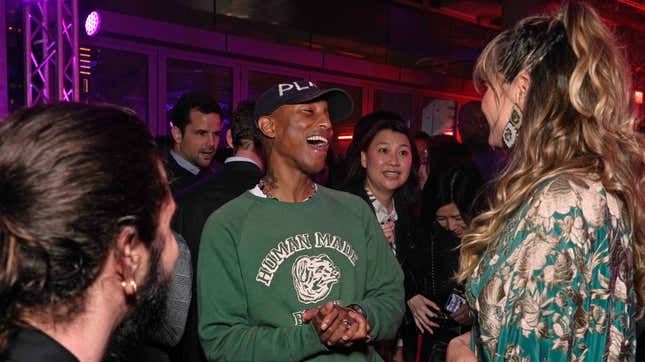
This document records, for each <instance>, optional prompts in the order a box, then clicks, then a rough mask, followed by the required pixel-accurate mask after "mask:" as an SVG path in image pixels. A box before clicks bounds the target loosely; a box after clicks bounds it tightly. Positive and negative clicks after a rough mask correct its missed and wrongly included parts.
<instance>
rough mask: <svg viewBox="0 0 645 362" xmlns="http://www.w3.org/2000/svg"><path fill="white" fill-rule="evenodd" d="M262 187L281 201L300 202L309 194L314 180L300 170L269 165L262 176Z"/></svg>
mask: <svg viewBox="0 0 645 362" xmlns="http://www.w3.org/2000/svg"><path fill="white" fill-rule="evenodd" d="M264 187H266V188H267V189H268V190H269V192H270V193H271V196H272V197H274V198H276V199H278V200H280V201H282V202H301V201H303V200H306V199H307V198H308V197H310V196H311V190H312V189H313V187H314V182H313V180H312V179H311V177H310V176H309V175H307V174H305V173H303V172H302V171H300V170H296V169H293V168H290V167H286V166H284V167H280V166H279V165H269V168H268V170H267V174H266V176H265V177H264Z"/></svg>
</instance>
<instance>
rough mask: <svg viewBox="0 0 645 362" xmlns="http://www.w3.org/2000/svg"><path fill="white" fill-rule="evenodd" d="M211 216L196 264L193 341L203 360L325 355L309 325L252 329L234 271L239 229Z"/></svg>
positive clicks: (237, 266)
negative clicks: (195, 330)
mask: <svg viewBox="0 0 645 362" xmlns="http://www.w3.org/2000/svg"><path fill="white" fill-rule="evenodd" d="M232 228H234V226H230V225H225V224H223V223H222V222H220V220H218V218H217V217H211V218H210V219H209V220H208V222H207V224H206V227H205V228H204V232H203V234H202V239H201V245H200V252H199V260H198V266H197V309H198V319H199V337H200V341H201V344H202V348H203V350H204V353H205V355H206V357H207V358H208V360H209V361H252V360H271V361H298V360H302V359H305V358H308V357H310V356H312V355H315V354H317V353H320V352H323V351H326V348H325V346H323V345H322V343H320V340H319V338H318V335H317V334H316V332H315V330H314V328H313V327H312V326H311V324H304V325H300V326H288V327H277V328H276V327H270V326H253V325H251V324H250V323H249V319H248V314H247V297H246V291H245V286H244V282H243V279H242V271H241V269H240V264H239V258H238V252H237V240H236V237H238V235H239V234H240V230H232Z"/></svg>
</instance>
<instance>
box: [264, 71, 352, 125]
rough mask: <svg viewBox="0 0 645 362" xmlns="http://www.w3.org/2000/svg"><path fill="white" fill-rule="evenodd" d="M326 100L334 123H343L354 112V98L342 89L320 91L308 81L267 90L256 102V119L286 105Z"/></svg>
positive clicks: (285, 84)
mask: <svg viewBox="0 0 645 362" xmlns="http://www.w3.org/2000/svg"><path fill="white" fill-rule="evenodd" d="M318 99H324V100H326V101H327V107H328V108H329V118H330V119H331V121H332V122H337V121H342V120H344V119H345V118H347V117H349V116H350V115H351V114H352V111H353V110H354V102H353V101H352V97H350V96H349V94H347V92H345V91H344V90H342V89H340V88H329V89H320V88H318V86H316V84H314V83H313V82H310V81H307V80H299V81H291V82H281V83H278V84H274V85H273V86H271V88H269V89H267V90H266V91H264V93H262V95H261V96H260V97H259V98H258V99H257V101H256V102H255V115H256V116H257V117H256V118H259V117H261V116H266V115H268V114H271V113H273V111H275V110H276V109H278V108H280V106H282V105H285V104H302V103H309V102H313V101H316V100H318Z"/></svg>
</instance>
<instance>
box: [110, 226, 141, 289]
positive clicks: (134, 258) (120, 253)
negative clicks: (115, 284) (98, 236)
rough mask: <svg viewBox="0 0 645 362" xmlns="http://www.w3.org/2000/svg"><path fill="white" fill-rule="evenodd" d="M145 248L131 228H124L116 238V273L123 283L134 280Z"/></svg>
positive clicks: (134, 229) (134, 230)
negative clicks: (119, 275)
mask: <svg viewBox="0 0 645 362" xmlns="http://www.w3.org/2000/svg"><path fill="white" fill-rule="evenodd" d="M142 248H145V246H144V245H143V243H141V240H139V234H138V232H137V229H136V228H135V227H133V226H125V227H124V228H122V229H121V231H120V232H119V235H118V236H117V238H116V248H115V249H116V250H115V251H114V253H115V256H116V260H117V268H118V269H117V271H118V273H119V274H121V277H122V278H123V281H125V282H127V283H129V282H130V281H131V280H134V279H135V273H136V272H137V270H138V269H139V267H140V266H141V263H142V259H141V252H142V250H141V249H142Z"/></svg>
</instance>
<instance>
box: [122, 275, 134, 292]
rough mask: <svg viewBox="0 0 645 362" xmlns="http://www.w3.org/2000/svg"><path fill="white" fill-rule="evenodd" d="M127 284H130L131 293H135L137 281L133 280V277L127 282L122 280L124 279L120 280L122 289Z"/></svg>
mask: <svg viewBox="0 0 645 362" xmlns="http://www.w3.org/2000/svg"><path fill="white" fill-rule="evenodd" d="M128 284H129V285H130V287H131V288H132V294H137V282H135V281H134V279H130V282H129V283H126V282H125V280H124V281H122V282H121V287H123V290H125V289H126V287H127V286H128ZM126 294H127V291H126Z"/></svg>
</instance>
